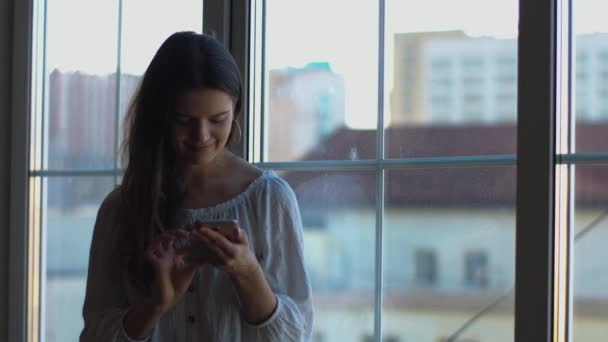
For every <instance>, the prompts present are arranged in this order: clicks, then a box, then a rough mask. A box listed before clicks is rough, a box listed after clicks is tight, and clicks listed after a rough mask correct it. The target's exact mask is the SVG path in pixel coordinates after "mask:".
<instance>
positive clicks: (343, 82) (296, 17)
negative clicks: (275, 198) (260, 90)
mask: <svg viewBox="0 0 608 342" xmlns="http://www.w3.org/2000/svg"><path fill="white" fill-rule="evenodd" d="M266 3H267V13H266V37H265V53H266V55H265V58H266V60H265V61H266V66H265V67H266V70H264V72H265V79H266V80H267V85H266V86H267V88H266V89H268V93H267V94H266V99H267V101H268V103H267V104H266V106H265V107H266V108H267V110H266V113H265V118H264V131H265V135H264V139H265V150H264V155H265V160H263V161H296V160H300V159H303V158H306V159H316V160H328V159H334V160H335V159H342V160H352V159H373V158H375V155H376V149H375V146H376V140H375V134H376V133H375V132H376V130H375V127H376V126H377V112H378V109H377V108H378V95H377V94H378V81H377V80H378V15H377V13H378V2H377V1H348V0H339V1H338V0H336V1H333V0H332V1H324V0H311V1H298V0H271V1H267V2H266ZM354 129H364V130H365V131H366V133H367V134H368V135H369V137H370V139H368V140H369V142H366V143H362V142H359V141H357V140H355V139H353V138H352V137H351V136H350V132H352V130H354ZM320 142H323V149H317V150H316V151H314V152H313V151H311V150H312V149H313V148H314V146H315V145H317V144H319V143H320ZM341 144H346V145H347V146H348V149H347V152H346V153H345V154H337V153H335V152H334V149H335V148H336V147H337V146H338V145H341Z"/></svg>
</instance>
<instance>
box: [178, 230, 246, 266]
mask: <svg viewBox="0 0 608 342" xmlns="http://www.w3.org/2000/svg"><path fill="white" fill-rule="evenodd" d="M201 226H206V227H209V228H211V229H215V230H216V231H217V232H219V233H220V234H222V235H224V236H225V237H226V238H227V239H229V240H232V239H233V236H234V229H235V228H238V226H239V222H238V221H237V220H232V219H230V220H202V221H196V222H194V224H193V225H192V226H191V228H192V229H195V228H199V227H201ZM187 240H189V239H185V240H184V239H182V240H180V241H176V242H175V247H176V248H187V249H189V250H190V251H189V252H188V253H187V255H186V256H185V260H186V261H191V262H192V261H200V260H208V259H209V255H208V252H207V251H206V250H205V248H202V247H201V246H195V245H194V244H192V243H191V241H187Z"/></svg>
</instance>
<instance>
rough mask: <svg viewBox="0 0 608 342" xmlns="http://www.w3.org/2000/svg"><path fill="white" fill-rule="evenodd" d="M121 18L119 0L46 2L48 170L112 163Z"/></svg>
mask: <svg viewBox="0 0 608 342" xmlns="http://www.w3.org/2000/svg"><path fill="white" fill-rule="evenodd" d="M117 13H118V9H117V2H115V1H79V0H49V1H48V4H47V33H46V37H47V42H46V70H47V75H46V84H47V89H48V93H47V94H48V95H47V96H46V104H45V108H46V110H45V121H44V122H45V125H46V126H47V127H46V130H45V132H44V141H45V146H46V147H47V151H46V153H47V158H46V159H45V160H48V162H47V165H45V166H46V167H48V168H51V169H65V168H107V167H112V165H113V163H114V137H115V131H114V122H115V120H114V113H115V103H116V77H115V74H114V71H115V70H116V51H117V42H116V36H117Z"/></svg>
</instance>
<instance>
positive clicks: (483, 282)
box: [465, 251, 489, 288]
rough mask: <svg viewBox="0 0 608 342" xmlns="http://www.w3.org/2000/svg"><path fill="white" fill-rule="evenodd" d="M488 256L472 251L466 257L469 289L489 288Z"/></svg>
mask: <svg viewBox="0 0 608 342" xmlns="http://www.w3.org/2000/svg"><path fill="white" fill-rule="evenodd" d="M488 283H489V279H488V254H487V253H486V252H484V251H470V252H467V253H466V255H465V284H466V286H467V287H474V288H485V287H487V286H488Z"/></svg>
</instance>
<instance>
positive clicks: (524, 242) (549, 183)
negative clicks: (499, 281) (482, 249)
mask: <svg viewBox="0 0 608 342" xmlns="http://www.w3.org/2000/svg"><path fill="white" fill-rule="evenodd" d="M519 11H520V12H519V13H520V16H519V48H518V51H519V52H518V53H519V58H518V60H519V65H518V76H519V77H518V137H517V204H516V205H517V208H516V212H517V217H516V233H517V239H516V270H515V273H516V276H515V285H516V287H515V289H516V295H515V340H516V341H518V342H527V341H529V342H554V340H553V339H554V337H555V336H554V334H553V327H554V322H553V304H554V299H553V295H554V292H553V282H554V269H553V265H554V257H553V256H554V247H555V246H554V241H555V240H554V238H555V232H554V202H555V197H554V196H555V194H554V176H555V120H554V119H555V97H556V93H555V91H556V84H555V80H556V77H555V75H556V56H555V47H556V38H557V37H556V18H557V17H556V14H557V3H556V0H539V1H523V0H520V1H519Z"/></svg>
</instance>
